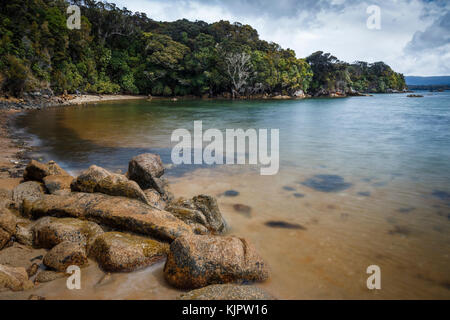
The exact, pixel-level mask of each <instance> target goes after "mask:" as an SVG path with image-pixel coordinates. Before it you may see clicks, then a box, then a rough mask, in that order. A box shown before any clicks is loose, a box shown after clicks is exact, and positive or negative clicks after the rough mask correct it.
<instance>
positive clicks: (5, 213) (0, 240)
mask: <svg viewBox="0 0 450 320" xmlns="http://www.w3.org/2000/svg"><path fill="white" fill-rule="evenodd" d="M16 224H17V219H16V217H15V216H14V215H13V214H12V213H11V212H10V211H9V210H8V209H5V208H0V250H1V249H3V248H4V247H5V246H6V245H7V244H8V243H9V241H10V239H11V236H12V235H13V234H14V232H15V231H16Z"/></svg>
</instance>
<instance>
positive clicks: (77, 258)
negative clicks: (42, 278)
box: [43, 241, 88, 272]
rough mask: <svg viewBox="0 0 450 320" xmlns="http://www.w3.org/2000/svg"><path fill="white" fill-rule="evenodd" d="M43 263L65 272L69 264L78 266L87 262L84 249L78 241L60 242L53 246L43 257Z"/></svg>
mask: <svg viewBox="0 0 450 320" xmlns="http://www.w3.org/2000/svg"><path fill="white" fill-rule="evenodd" d="M43 262H44V265H45V266H47V267H49V268H50V269H53V270H56V271H60V272H66V270H67V268H68V267H69V266H71V265H76V266H79V267H82V266H85V265H87V264H88V259H87V255H86V249H85V248H84V247H83V246H82V245H80V244H79V243H74V242H71V241H65V242H61V243H60V244H58V245H57V246H55V247H53V249H51V250H50V251H49V252H48V253H47V254H46V255H45V257H44V261H43Z"/></svg>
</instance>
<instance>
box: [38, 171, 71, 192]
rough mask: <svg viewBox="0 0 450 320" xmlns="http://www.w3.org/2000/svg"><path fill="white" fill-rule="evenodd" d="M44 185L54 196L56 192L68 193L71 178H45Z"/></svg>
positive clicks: (56, 176) (54, 176)
mask: <svg viewBox="0 0 450 320" xmlns="http://www.w3.org/2000/svg"><path fill="white" fill-rule="evenodd" d="M43 181H44V185H45V187H46V188H47V190H48V192H49V193H51V194H54V193H55V192H56V191H60V190H68V191H70V184H71V183H72V181H73V177H72V176H61V175H52V176H46V177H45V178H44V179H43Z"/></svg>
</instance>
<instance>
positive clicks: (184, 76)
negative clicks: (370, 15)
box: [0, 0, 404, 96]
mask: <svg viewBox="0 0 450 320" xmlns="http://www.w3.org/2000/svg"><path fill="white" fill-rule="evenodd" d="M69 4H76V5H78V6H80V7H81V14H82V21H81V28H80V29H79V30H77V29H74V30H70V29H68V28H67V26H66V21H67V18H68V17H69V16H70V15H69V14H67V12H66V11H67V7H68V5H69ZM0 19H1V22H0V42H1V45H0V89H1V91H2V92H3V93H8V94H12V95H15V96H21V95H22V94H23V93H24V92H31V91H36V90H40V89H47V88H51V89H52V90H53V91H54V92H55V93H62V92H64V91H67V92H72V93H73V92H77V91H79V92H88V93H119V92H121V93H132V94H153V95H158V96H159V95H162V96H174V95H197V96H202V95H206V94H207V95H209V96H216V95H220V94H223V93H225V92H227V93H230V94H233V96H242V95H256V94H265V93H267V94H285V95H292V94H294V93H295V92H297V91H299V90H303V91H304V92H311V93H313V94H314V93H318V92H319V93H320V92H321V91H323V90H328V91H333V90H342V91H343V92H345V91H346V90H348V89H350V88H353V89H355V90H361V91H378V92H384V91H386V89H388V88H392V89H403V87H404V80H403V76H402V75H399V74H396V73H395V72H393V71H392V70H391V69H390V68H389V67H388V66H387V65H385V64H383V63H381V62H380V63H375V64H371V65H368V64H367V63H357V64H352V65H349V64H345V63H342V62H340V61H338V60H337V59H336V58H334V57H332V56H330V55H323V54H322V53H321V52H320V53H315V54H313V55H311V56H310V57H308V58H307V59H298V58H296V56H295V53H294V51H292V50H289V49H287V50H284V49H282V48H281V47H280V46H279V45H277V44H275V43H268V42H266V41H264V40H261V39H259V36H258V33H257V31H256V30H254V29H253V28H252V27H250V26H248V25H242V24H239V23H234V24H231V23H229V22H228V21H220V22H217V23H213V24H208V23H206V22H203V21H196V22H190V21H187V20H179V21H175V22H156V21H153V20H152V19H150V18H148V17H147V16H146V15H145V14H143V13H132V12H130V11H128V10H126V9H119V8H118V7H116V6H115V5H114V4H109V3H106V2H97V1H93V0H74V1H65V0H8V1H2V2H1V4H0Z"/></svg>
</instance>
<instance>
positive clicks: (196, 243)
mask: <svg viewBox="0 0 450 320" xmlns="http://www.w3.org/2000/svg"><path fill="white" fill-rule="evenodd" d="M164 276H165V278H166V280H167V281H168V282H169V283H170V284H171V285H173V286H174V287H176V288H180V289H196V288H201V287H205V286H207V285H211V284H222V283H232V282H242V281H264V280H267V278H268V277H269V271H268V267H267V265H266V263H265V262H264V261H263V259H262V258H261V257H260V256H259V254H258V253H256V251H255V249H254V248H253V246H252V245H251V244H249V242H248V241H247V240H245V239H240V238H237V237H222V236H207V235H206V236H205V235H203V236H202V235H191V236H186V237H180V238H177V239H176V240H175V241H174V242H172V244H171V245H170V251H169V255H168V257H167V262H166V265H165V266H164Z"/></svg>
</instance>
